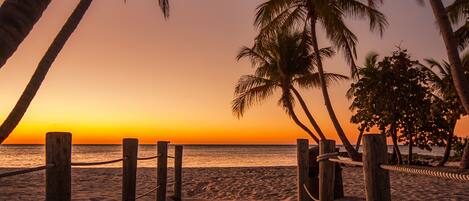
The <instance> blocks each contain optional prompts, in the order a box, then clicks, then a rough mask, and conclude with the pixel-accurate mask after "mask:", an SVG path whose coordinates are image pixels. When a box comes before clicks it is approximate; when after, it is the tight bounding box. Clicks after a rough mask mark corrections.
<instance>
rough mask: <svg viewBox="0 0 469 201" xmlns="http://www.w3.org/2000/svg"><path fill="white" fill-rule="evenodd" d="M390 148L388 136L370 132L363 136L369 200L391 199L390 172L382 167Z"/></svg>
mask: <svg viewBox="0 0 469 201" xmlns="http://www.w3.org/2000/svg"><path fill="white" fill-rule="evenodd" d="M387 157H388V148H387V146H386V136H385V135H382V134H368V135H364V136H363V175H364V176H365V193H366V200H367V201H390V200H391V190H390V186H391V185H390V181H389V172H388V171H387V170H383V169H381V168H380V167H379V166H380V165H381V164H387V162H388V161H387Z"/></svg>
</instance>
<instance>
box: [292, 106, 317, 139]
mask: <svg viewBox="0 0 469 201" xmlns="http://www.w3.org/2000/svg"><path fill="white" fill-rule="evenodd" d="M285 107H286V108H287V110H288V111H287V112H288V114H289V115H290V117H291V118H292V119H293V121H294V122H295V123H296V125H298V126H299V127H300V128H301V129H303V130H304V131H306V133H308V134H309V136H311V138H313V140H314V141H315V142H316V143H318V144H319V139H318V138H317V137H316V136H315V135H314V133H313V132H312V131H311V130H310V129H309V128H308V127H306V126H305V125H304V124H303V123H301V121H300V120H299V119H298V116H296V114H295V111H294V110H293V105H292V104H291V103H290V102H288V101H285Z"/></svg>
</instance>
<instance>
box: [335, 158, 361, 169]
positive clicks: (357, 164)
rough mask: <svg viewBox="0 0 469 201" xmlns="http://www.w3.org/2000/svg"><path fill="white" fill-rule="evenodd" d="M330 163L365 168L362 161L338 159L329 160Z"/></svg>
mask: <svg viewBox="0 0 469 201" xmlns="http://www.w3.org/2000/svg"><path fill="white" fill-rule="evenodd" d="M329 161H331V162H335V163H341V164H346V165H354V166H361V167H363V162H360V161H352V160H343V159H338V158H329Z"/></svg>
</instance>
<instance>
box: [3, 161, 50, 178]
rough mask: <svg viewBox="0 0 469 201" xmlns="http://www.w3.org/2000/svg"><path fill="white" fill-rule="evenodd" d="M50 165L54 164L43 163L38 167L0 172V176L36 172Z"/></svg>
mask: <svg viewBox="0 0 469 201" xmlns="http://www.w3.org/2000/svg"><path fill="white" fill-rule="evenodd" d="M51 167H54V164H47V165H43V166H39V167H33V168H27V169H22V170H16V171H12V172H5V173H1V174H0V178H4V177H11V176H16V175H20V174H26V173H31V172H37V171H41V170H45V169H47V168H51Z"/></svg>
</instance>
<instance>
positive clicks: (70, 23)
mask: <svg viewBox="0 0 469 201" xmlns="http://www.w3.org/2000/svg"><path fill="white" fill-rule="evenodd" d="M91 2H92V0H80V3H79V4H78V5H77V7H76V8H75V10H74V11H73V13H72V15H70V17H69V18H68V20H67V22H65V24H64V26H63V27H62V29H61V30H60V32H59V33H58V34H57V36H56V37H55V39H54V41H53V42H52V44H51V45H50V47H49V49H48V50H47V52H46V53H45V55H44V56H43V57H42V59H41V61H40V62H39V64H38V66H37V68H36V71H35V72H34V74H33V76H32V77H31V80H29V83H28V85H27V86H26V88H25V89H24V91H23V93H22V94H21V97H20V99H19V100H18V102H17V103H16V105H15V107H14V108H13V110H12V111H11V112H10V114H9V115H8V117H7V118H6V120H5V121H4V122H3V124H2V125H1V126H0V144H1V143H3V141H5V139H6V138H7V137H8V136H9V135H10V133H11V132H12V131H13V130H14V129H15V127H16V126H17V125H18V123H19V122H20V121H21V118H22V117H23V116H24V114H25V113H26V111H27V109H28V107H29V105H30V104H31V102H32V100H33V98H34V96H35V95H36V93H37V91H38V90H39V87H40V86H41V83H42V81H44V79H45V77H46V75H47V72H48V71H49V68H50V67H51V66H52V63H53V62H54V60H55V59H56V58H57V56H58V54H59V53H60V51H61V50H62V48H63V47H64V45H65V43H66V42H67V40H68V39H69V38H70V36H71V35H72V33H73V32H74V31H75V29H76V28H77V26H78V24H79V23H80V21H81V19H82V18H83V16H84V15H85V13H86V11H87V10H88V8H89V6H90V4H91Z"/></svg>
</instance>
